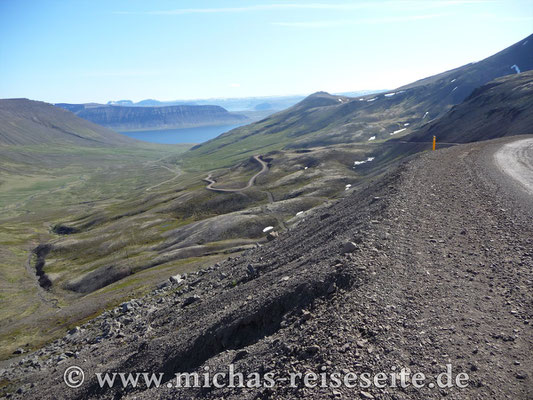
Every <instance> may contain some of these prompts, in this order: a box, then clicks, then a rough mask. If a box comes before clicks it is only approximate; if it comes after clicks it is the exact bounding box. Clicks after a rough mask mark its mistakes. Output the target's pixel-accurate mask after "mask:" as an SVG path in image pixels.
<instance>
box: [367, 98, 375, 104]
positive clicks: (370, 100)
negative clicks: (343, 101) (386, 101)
mask: <svg viewBox="0 0 533 400" xmlns="http://www.w3.org/2000/svg"><path fill="white" fill-rule="evenodd" d="M377 99H378V98H377V97H374V98H372V99H368V100H367V101H366V102H367V103H370V102H372V101H375V100H377Z"/></svg>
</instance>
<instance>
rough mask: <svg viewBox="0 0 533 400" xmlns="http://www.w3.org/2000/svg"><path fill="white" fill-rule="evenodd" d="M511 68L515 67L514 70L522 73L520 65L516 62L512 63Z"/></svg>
mask: <svg viewBox="0 0 533 400" xmlns="http://www.w3.org/2000/svg"><path fill="white" fill-rule="evenodd" d="M511 68H514V70H515V71H516V73H517V74H519V73H520V68H518V65H516V64H514V65H511Z"/></svg>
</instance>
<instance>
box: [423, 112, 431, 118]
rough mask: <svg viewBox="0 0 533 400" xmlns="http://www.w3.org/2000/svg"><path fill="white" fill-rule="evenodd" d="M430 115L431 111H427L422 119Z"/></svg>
mask: <svg viewBox="0 0 533 400" xmlns="http://www.w3.org/2000/svg"><path fill="white" fill-rule="evenodd" d="M428 114H429V111H426V113H425V114H424V116H423V117H422V119H424V118H426V117H427V116H428Z"/></svg>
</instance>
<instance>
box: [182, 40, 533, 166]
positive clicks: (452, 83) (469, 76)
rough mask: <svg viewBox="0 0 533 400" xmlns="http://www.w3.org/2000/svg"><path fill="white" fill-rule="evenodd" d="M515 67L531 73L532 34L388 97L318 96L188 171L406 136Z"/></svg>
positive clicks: (204, 155) (233, 138)
mask: <svg viewBox="0 0 533 400" xmlns="http://www.w3.org/2000/svg"><path fill="white" fill-rule="evenodd" d="M514 65H516V66H517V67H518V68H519V69H520V70H521V71H527V70H531V69H533V35H532V36H530V37H528V38H526V39H524V40H522V41H520V42H519V43H516V44H515V45H513V46H511V47H509V48H507V49H505V50H503V51H501V52H499V53H497V54H495V55H493V56H491V57H488V58H487V59H485V60H482V61H480V62H477V63H472V64H468V65H465V66H463V67H460V68H457V69H454V70H451V71H447V72H444V73H442V74H438V75H435V76H432V77H429V78H426V79H423V80H420V81H418V82H414V83H413V84H410V85H406V86H404V87H401V88H398V89H396V90H394V91H391V92H388V93H381V94H377V95H370V96H365V97H359V98H349V97H344V96H332V95H329V94H327V93H323V92H320V93H315V94H313V95H311V96H309V97H308V98H306V99H304V100H303V101H301V102H300V103H298V104H297V105H295V106H293V107H291V108H289V109H287V110H285V111H282V112H280V113H277V114H274V115H272V116H270V117H268V118H266V119H264V120H261V121H259V122H256V123H254V124H250V125H247V126H244V127H241V128H237V129H234V130H232V131H230V132H228V133H226V134H224V135H221V136H219V137H218V138H215V139H213V140H211V141H208V142H206V143H203V144H201V145H199V146H196V147H194V148H192V149H191V151H189V152H188V153H187V154H185V156H184V166H186V167H187V168H191V169H202V168H204V169H209V168H215V167H224V166H229V165H232V164H234V163H235V162H238V161H241V160H243V159H245V158H247V157H249V156H250V155H253V154H259V153H265V152H268V151H272V150H280V149H284V148H308V147H313V146H323V145H332V144H340V143H368V142H369V141H370V142H383V141H386V140H389V139H391V138H396V137H399V136H404V135H407V134H409V133H412V132H414V131H416V130H417V129H419V128H421V127H422V126H424V125H425V124H427V123H428V122H430V121H432V120H434V119H437V118H439V117H441V116H443V115H444V114H445V113H446V112H447V111H448V110H449V109H450V108H451V107H452V106H454V105H456V104H459V103H461V102H462V101H463V100H464V99H466V98H467V97H468V96H469V95H470V94H471V93H472V91H473V90H474V89H475V88H477V87H479V86H481V85H483V84H485V83H487V82H489V81H491V80H493V79H495V78H497V77H500V76H504V75H510V74H516V70H515V68H513V66H514Z"/></svg>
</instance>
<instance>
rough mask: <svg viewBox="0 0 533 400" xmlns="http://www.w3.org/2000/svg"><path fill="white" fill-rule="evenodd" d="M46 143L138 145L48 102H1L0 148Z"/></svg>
mask: <svg viewBox="0 0 533 400" xmlns="http://www.w3.org/2000/svg"><path fill="white" fill-rule="evenodd" d="M47 143H55V144H62V145H79V146H102V145H104V146H109V145H112V146H119V145H134V144H136V143H138V142H137V141H136V140H133V139H130V138H128V137H126V136H124V135H121V134H119V133H116V132H113V131H111V130H109V129H106V128H104V127H102V126H99V125H96V124H93V123H91V122H89V121H86V120H84V119H82V118H79V117H77V116H76V115H74V114H73V113H71V112H69V111H65V110H62V109H60V108H57V107H54V106H53V105H51V104H48V103H43V102H40V101H32V100H28V99H4V100H0V145H35V144H47Z"/></svg>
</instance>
